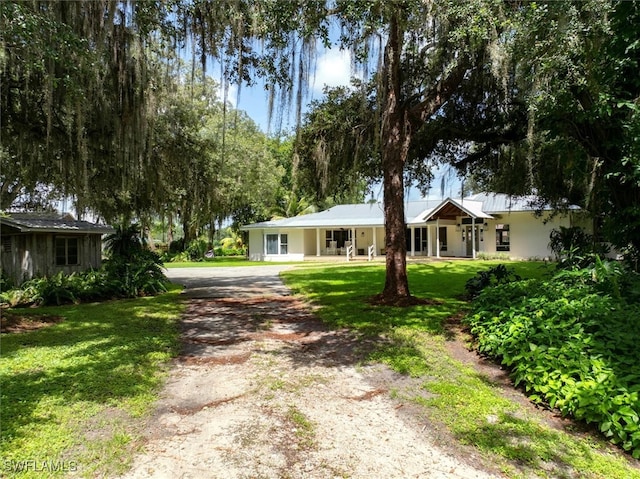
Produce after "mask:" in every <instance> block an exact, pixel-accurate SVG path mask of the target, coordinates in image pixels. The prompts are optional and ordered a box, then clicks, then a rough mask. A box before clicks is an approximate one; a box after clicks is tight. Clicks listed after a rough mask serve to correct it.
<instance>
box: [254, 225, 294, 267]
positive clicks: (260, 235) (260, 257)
mask: <svg viewBox="0 0 640 479" xmlns="http://www.w3.org/2000/svg"><path fill="white" fill-rule="evenodd" d="M267 234H277V235H282V234H286V235H287V254H280V250H279V249H278V254H266V251H265V240H266V235H267ZM303 251H304V230H302V229H279V230H275V229H270V230H262V229H260V230H250V231H249V259H251V260H253V261H301V260H303V259H304V252H303Z"/></svg>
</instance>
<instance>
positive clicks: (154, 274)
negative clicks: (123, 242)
mask: <svg viewBox="0 0 640 479" xmlns="http://www.w3.org/2000/svg"><path fill="white" fill-rule="evenodd" d="M103 268H104V270H105V272H106V273H107V276H108V277H109V278H118V282H117V290H116V293H117V295H118V296H123V297H135V296H141V295H152V294H157V293H160V292H164V291H166V290H167V288H166V285H167V281H168V280H167V277H166V276H165V274H164V272H163V271H162V261H161V259H160V256H159V255H157V254H156V253H154V252H153V251H148V250H140V251H138V252H137V253H135V255H134V256H133V257H132V258H130V259H125V258H121V257H118V256H116V257H114V258H111V259H109V260H107V261H106V262H105V264H104V266H103Z"/></svg>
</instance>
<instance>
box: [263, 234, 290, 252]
mask: <svg viewBox="0 0 640 479" xmlns="http://www.w3.org/2000/svg"><path fill="white" fill-rule="evenodd" d="M288 239H289V236H288V235H287V234H285V233H282V234H268V235H267V236H266V241H267V254H288V252H289V245H288Z"/></svg>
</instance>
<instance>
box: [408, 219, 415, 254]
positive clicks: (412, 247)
mask: <svg viewBox="0 0 640 479" xmlns="http://www.w3.org/2000/svg"><path fill="white" fill-rule="evenodd" d="M415 229H416V228H415V226H412V227H411V229H410V230H409V231H411V233H410V234H411V256H415V255H416V232H415Z"/></svg>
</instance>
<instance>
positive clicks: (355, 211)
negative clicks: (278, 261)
mask: <svg viewBox="0 0 640 479" xmlns="http://www.w3.org/2000/svg"><path fill="white" fill-rule="evenodd" d="M439 203H440V201H437V200H436V201H433V200H431V201H411V202H408V203H405V218H409V219H412V218H415V217H416V216H417V215H418V214H420V212H421V211H424V210H425V209H427V208H433V207H434V206H436V205H438V204H439ZM353 226H384V209H383V205H382V203H365V204H352V205H336V206H332V207H331V208H329V209H328V210H324V211H320V212H318V213H311V214H308V215H301V216H295V217H293V218H283V219H279V220H270V221H264V222H262V223H253V224H250V225H245V226H243V227H242V229H262V228H325V227H339V228H346V227H353Z"/></svg>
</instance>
